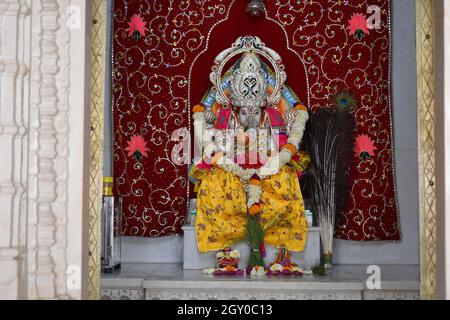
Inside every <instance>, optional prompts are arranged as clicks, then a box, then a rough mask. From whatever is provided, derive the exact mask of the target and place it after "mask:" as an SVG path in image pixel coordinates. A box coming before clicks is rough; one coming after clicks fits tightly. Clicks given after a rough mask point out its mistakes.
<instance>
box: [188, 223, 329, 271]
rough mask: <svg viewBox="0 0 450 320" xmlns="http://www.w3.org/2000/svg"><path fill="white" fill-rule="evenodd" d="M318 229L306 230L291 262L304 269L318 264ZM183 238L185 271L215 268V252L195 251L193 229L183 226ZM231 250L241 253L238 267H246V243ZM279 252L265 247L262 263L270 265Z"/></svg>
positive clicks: (247, 254)
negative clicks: (301, 249)
mask: <svg viewBox="0 0 450 320" xmlns="http://www.w3.org/2000/svg"><path fill="white" fill-rule="evenodd" d="M320 230H321V229H320V228H315V227H310V228H308V238H307V240H306V246H305V250H304V251H303V252H292V262H294V263H296V264H298V265H299V266H302V267H304V268H312V267H314V266H316V265H318V264H319V263H320ZM183 231H184V237H183V267H184V269H186V270H203V269H205V268H214V267H215V266H216V252H210V253H200V252H199V251H198V249H197V240H196V235H195V227H191V226H184V227H183ZM233 249H236V250H238V251H239V252H240V253H241V262H240V265H242V266H246V265H247V262H248V257H249V255H250V248H249V246H248V244H247V243H245V242H242V243H239V244H237V245H235V246H233ZM278 252H279V250H278V249H277V248H275V247H272V246H270V245H267V246H266V258H264V262H265V264H266V265H270V264H271V263H272V262H273V261H275V259H276V257H277V255H278Z"/></svg>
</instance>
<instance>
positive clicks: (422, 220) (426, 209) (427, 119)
mask: <svg viewBox="0 0 450 320" xmlns="http://www.w3.org/2000/svg"><path fill="white" fill-rule="evenodd" d="M434 16H435V15H434V1H433V0H416V19H417V20H416V33H417V34H416V36H417V40H416V41H417V42H416V46H417V96H418V101H417V102H418V107H417V111H418V129H419V130H418V132H419V133H418V142H419V143H418V145H419V209H420V216H419V226H420V285H421V298H422V299H435V298H436V188H435V178H436V173H435V141H436V139H435V131H434V129H435V113H434V110H435V61H434V50H435V26H434V23H435V21H434Z"/></svg>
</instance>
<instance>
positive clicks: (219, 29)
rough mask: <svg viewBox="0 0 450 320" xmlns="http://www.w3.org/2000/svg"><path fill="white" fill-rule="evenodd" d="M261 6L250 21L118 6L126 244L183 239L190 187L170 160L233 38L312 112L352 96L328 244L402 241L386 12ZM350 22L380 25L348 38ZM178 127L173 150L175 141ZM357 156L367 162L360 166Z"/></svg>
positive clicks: (140, 4)
mask: <svg viewBox="0 0 450 320" xmlns="http://www.w3.org/2000/svg"><path fill="white" fill-rule="evenodd" d="M265 3H266V9H267V14H263V15H262V16H260V17H258V18H254V17H250V16H249V15H248V14H246V12H245V9H246V5H247V1H244V0H235V1H233V0H210V1H207V0H203V1H189V0H184V1H181V0H180V1H162V0H161V1H157V0H133V1H125V0H116V1H115V10H114V13H115V16H114V35H115V36H114V46H113V47H114V52H113V56H114V59H113V60H114V84H113V86H114V88H113V89H114V106H113V110H114V138H115V161H114V175H115V178H116V182H115V190H116V193H117V194H119V195H121V196H123V200H124V203H123V208H124V224H123V225H124V234H125V235H127V236H143V237H160V236H166V235H173V234H179V233H181V227H182V225H183V223H184V218H185V216H186V211H187V205H188V200H187V199H188V197H189V196H190V190H189V188H190V186H189V182H188V181H187V166H186V165H179V164H178V163H174V162H173V161H172V150H173V148H174V147H175V146H179V145H180V141H183V140H184V139H189V137H188V136H187V135H186V132H188V129H189V128H191V122H190V120H189V119H190V118H191V114H190V109H191V107H192V106H193V105H195V104H196V103H197V102H199V101H200V100H201V98H202V96H203V94H204V93H205V91H206V90H207V89H208V88H209V87H210V82H209V73H210V68H211V66H212V64H213V60H214V57H215V56H216V55H217V54H218V53H219V52H221V51H222V50H224V49H225V48H228V47H229V46H230V45H231V44H232V43H233V42H234V41H235V40H236V39H237V38H238V37H239V36H242V35H255V36H259V37H260V38H261V39H262V40H263V42H265V43H266V45H267V46H269V47H271V48H273V49H275V50H276V51H277V52H278V53H280V55H281V56H282V57H283V60H284V63H285V66H286V70H287V73H288V81H287V83H288V84H289V85H290V86H291V87H292V88H293V89H294V91H295V92H296V93H297V94H298V96H299V97H300V99H301V100H302V101H303V102H304V103H305V104H307V105H308V106H309V108H310V109H311V110H313V111H314V110H316V109H317V108H320V107H323V106H324V105H326V103H327V102H328V101H329V99H330V97H331V96H333V94H335V93H336V92H339V91H341V90H343V89H344V88H346V87H348V88H349V89H350V91H351V92H352V93H354V94H355V99H356V101H357V102H358V104H357V107H356V108H355V118H356V121H357V128H356V130H357V135H358V136H359V137H360V139H359V140H358V141H359V147H360V150H359V149H358V153H355V160H356V161H355V164H354V165H353V166H352V167H351V168H350V179H351V184H350V187H351V192H350V195H349V198H348V201H347V209H346V211H345V214H344V215H343V217H342V219H341V220H340V221H339V222H338V225H337V227H336V236H337V237H339V238H342V239H349V240H358V241H370V240H399V239H400V231H399V230H400V228H399V220H398V217H397V213H398V210H397V200H396V194H395V179H394V167H393V150H392V149H393V141H392V117H391V104H390V96H391V92H390V90H391V84H390V48H391V46H390V3H389V1H379V0H374V1H372V5H375V6H374V7H372V8H371V10H372V11H370V13H368V8H367V7H366V6H367V5H366V2H365V1H361V0H349V1H345V2H344V1H343V2H340V3H334V2H333V3H332V2H330V1H327V0H318V1H314V2H312V1H265ZM376 6H378V7H376ZM378 9H379V10H378ZM354 14H363V15H365V17H366V19H367V18H369V17H372V18H373V19H375V20H373V21H372V20H371V21H372V22H374V23H375V24H376V22H377V21H378V20H377V19H378V14H379V21H380V22H381V24H380V25H378V26H376V28H375V29H370V30H369V29H364V28H362V29H364V30H361V31H360V32H356V34H353V31H355V30H353V31H352V29H351V28H348V27H349V21H350V20H351V18H352V16H353V15H354ZM135 15H139V17H138V18H136V16H135ZM133 16H135V17H134V18H133ZM369 20H370V19H369ZM140 21H141V22H140ZM358 35H362V36H363V37H362V38H358V37H357V36H358ZM183 128H184V131H183V130H181V131H179V132H178V134H177V136H179V139H176V140H175V141H173V140H172V138H173V135H172V133H173V132H174V131H175V130H180V129H183ZM136 136H140V137H142V139H143V140H144V141H145V143H146V144H145V145H139V143H138V142H137V141H136ZM133 137H135V138H133ZM133 139H134V140H135V141H134V142H133V141H132V140H133ZM185 141H188V140H185ZM188 143H189V142H188ZM139 146H141V148H139ZM366 149H367V150H366ZM136 150H141V151H142V152H141V153H140V154H139V155H140V156H138V157H136V156H135V155H136V153H134V154H133V151H136ZM364 151H366V153H365V155H368V156H367V157H365V156H363V157H359V156H360V155H361V154H363V152H364Z"/></svg>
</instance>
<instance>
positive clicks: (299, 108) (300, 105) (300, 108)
mask: <svg viewBox="0 0 450 320" xmlns="http://www.w3.org/2000/svg"><path fill="white" fill-rule="evenodd" d="M295 109H296V110H299V111H308V108H307V107H306V106H304V105H302V104H300V103H299V104H297V105H296V106H295Z"/></svg>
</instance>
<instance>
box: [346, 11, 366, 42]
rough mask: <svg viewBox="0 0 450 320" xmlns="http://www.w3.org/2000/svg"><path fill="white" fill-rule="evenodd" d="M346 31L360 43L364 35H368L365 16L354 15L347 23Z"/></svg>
mask: <svg viewBox="0 0 450 320" xmlns="http://www.w3.org/2000/svg"><path fill="white" fill-rule="evenodd" d="M347 29H348V30H349V31H350V35H351V36H353V35H354V36H355V37H356V38H357V39H358V40H360V41H361V39H362V38H363V37H364V35H365V34H369V29H368V28H367V18H366V16H365V15H363V14H362V13H354V14H353V15H352V17H351V19H350V20H349V21H348V27H347Z"/></svg>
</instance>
